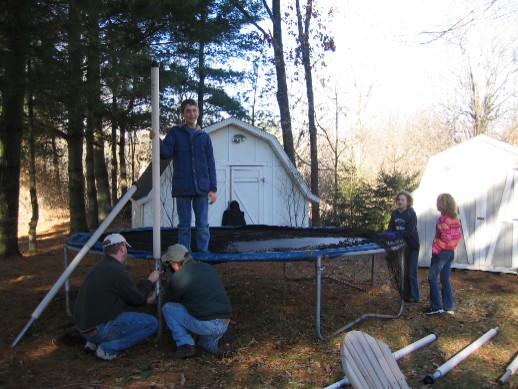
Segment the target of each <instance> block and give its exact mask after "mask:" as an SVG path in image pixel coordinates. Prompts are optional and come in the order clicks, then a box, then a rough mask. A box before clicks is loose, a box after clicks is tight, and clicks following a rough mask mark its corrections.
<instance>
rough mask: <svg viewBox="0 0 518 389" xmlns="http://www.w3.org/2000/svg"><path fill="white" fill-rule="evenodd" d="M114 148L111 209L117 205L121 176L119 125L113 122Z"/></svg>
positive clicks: (112, 150)
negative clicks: (118, 154) (118, 149)
mask: <svg viewBox="0 0 518 389" xmlns="http://www.w3.org/2000/svg"><path fill="white" fill-rule="evenodd" d="M111 140H112V143H111V145H112V147H111V181H112V198H111V207H112V208H113V207H114V206H115V204H116V203H117V199H118V197H119V196H118V195H117V181H118V176H119V165H118V163H117V123H116V122H112V136H111Z"/></svg>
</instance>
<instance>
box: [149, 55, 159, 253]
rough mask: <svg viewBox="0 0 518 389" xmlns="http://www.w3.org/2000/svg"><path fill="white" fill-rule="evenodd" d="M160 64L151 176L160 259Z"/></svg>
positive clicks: (154, 71) (154, 91)
mask: <svg viewBox="0 0 518 389" xmlns="http://www.w3.org/2000/svg"><path fill="white" fill-rule="evenodd" d="M158 70H159V66H158V63H157V62H153V65H152V66H151V129H152V130H153V132H154V133H155V137H154V138H153V140H152V144H151V146H152V159H151V178H152V184H153V190H152V193H153V197H152V202H153V258H154V259H155V260H159V259H160V254H161V252H160V210H161V207H160V137H159V135H160V107H159V99H160V97H159V96H160V87H159V77H158Z"/></svg>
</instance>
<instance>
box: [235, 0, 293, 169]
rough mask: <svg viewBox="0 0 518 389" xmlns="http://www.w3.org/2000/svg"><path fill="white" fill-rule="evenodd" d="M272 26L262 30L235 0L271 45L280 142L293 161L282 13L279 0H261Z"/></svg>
mask: <svg viewBox="0 0 518 389" xmlns="http://www.w3.org/2000/svg"><path fill="white" fill-rule="evenodd" d="M261 2H262V4H263V6H264V9H265V11H266V12H267V14H268V16H269V18H270V20H271V22H272V26H273V33H272V32H267V31H266V30H264V29H263V28H262V27H261V26H260V25H259V24H258V23H257V22H256V21H255V19H254V18H253V17H252V16H251V15H250V14H249V12H248V11H247V10H246V9H245V8H244V6H243V5H242V4H240V3H239V2H238V1H237V0H233V4H234V5H235V6H236V8H237V9H239V11H240V12H241V13H242V14H243V15H244V16H245V17H246V18H247V19H248V21H249V22H250V23H251V24H252V25H253V26H254V27H255V28H257V30H259V31H260V32H261V34H262V35H263V37H264V39H265V40H266V41H267V42H268V43H270V44H271V45H272V47H273V53H274V64H275V72H276V75H277V94H276V95H277V104H278V105H279V111H280V116H281V129H282V142H283V147H284V151H285V152H286V154H287V155H288V158H289V159H290V161H291V162H292V163H293V165H296V163H295V148H294V146H293V133H292V127H291V113H290V103H289V97H288V83H287V80H286V62H285V60H284V45H283V43H282V15H281V0H272V7H271V9H270V7H269V6H268V4H267V3H266V0H261Z"/></svg>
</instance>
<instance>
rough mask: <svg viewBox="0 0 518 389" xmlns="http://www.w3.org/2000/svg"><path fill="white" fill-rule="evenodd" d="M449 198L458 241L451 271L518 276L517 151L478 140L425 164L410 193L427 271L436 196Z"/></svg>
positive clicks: (490, 140) (482, 138) (486, 139)
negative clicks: (455, 209) (454, 212)
mask: <svg viewBox="0 0 518 389" xmlns="http://www.w3.org/2000/svg"><path fill="white" fill-rule="evenodd" d="M444 192H447V193H451V195H452V196H453V197H454V198H455V200H456V201H457V205H458V207H459V218H460V220H461V223H462V234H463V238H462V240H461V241H460V242H459V245H458V247H457V250H456V253H455V261H454V263H453V267H455V268H461V269H472V270H483V271H494V272H503V273H515V274H516V273H517V272H518V148H516V147H514V146H511V145H509V144H506V143H504V142H500V141H497V140H495V139H493V138H490V137H488V136H485V135H479V136H477V137H475V138H473V139H470V140H468V141H466V142H464V143H462V144H459V145H457V146H454V147H452V148H450V149H448V150H445V151H443V152H441V153H439V154H436V155H434V156H433V157H431V158H430V159H429V161H428V164H427V166H426V169H425V172H424V175H423V178H422V180H421V183H420V185H419V188H418V189H417V190H416V191H415V192H414V208H415V211H416V213H417V221H418V231H419V238H420V240H421V250H420V252H419V265H420V266H429V265H430V258H431V246H432V241H433V238H434V235H435V223H436V221H437V218H438V217H439V212H438V211H437V208H436V200H437V196H438V195H439V194H441V193H444Z"/></svg>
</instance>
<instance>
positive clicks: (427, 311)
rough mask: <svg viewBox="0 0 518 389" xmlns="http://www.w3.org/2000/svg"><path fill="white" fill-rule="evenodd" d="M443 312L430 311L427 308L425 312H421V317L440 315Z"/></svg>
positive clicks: (440, 310) (430, 309)
mask: <svg viewBox="0 0 518 389" xmlns="http://www.w3.org/2000/svg"><path fill="white" fill-rule="evenodd" d="M443 313H444V311H443V310H442V309H432V308H428V309H427V310H426V311H424V312H423V315H425V316H436V315H442V314H443Z"/></svg>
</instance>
